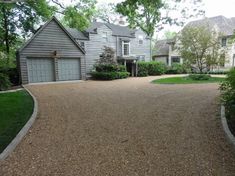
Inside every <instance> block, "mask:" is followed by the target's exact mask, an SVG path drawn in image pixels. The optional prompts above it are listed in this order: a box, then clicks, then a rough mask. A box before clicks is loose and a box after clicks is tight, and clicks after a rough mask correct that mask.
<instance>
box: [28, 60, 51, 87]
mask: <svg viewBox="0 0 235 176" xmlns="http://www.w3.org/2000/svg"><path fill="white" fill-rule="evenodd" d="M27 66H28V77H29V82H30V83H36V82H50V81H54V66H53V60H52V59H50V58H29V59H27Z"/></svg>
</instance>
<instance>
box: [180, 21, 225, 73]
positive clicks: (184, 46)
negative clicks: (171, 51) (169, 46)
mask: <svg viewBox="0 0 235 176" xmlns="http://www.w3.org/2000/svg"><path fill="white" fill-rule="evenodd" d="M220 40H221V35H220V34H219V33H217V32H216V31H215V30H213V29H211V28H210V26H209V25H203V26H197V27H192V26H188V27H185V28H184V29H183V30H182V32H181V34H180V36H179V46H180V47H179V50H180V53H181V56H182V58H184V61H185V62H186V63H189V64H190V65H191V66H192V67H196V68H197V69H198V70H199V71H200V72H203V71H204V70H205V69H206V70H210V69H211V68H212V67H213V66H219V65H223V64H224V63H225V58H226V51H227V48H226V47H221V42H220Z"/></svg>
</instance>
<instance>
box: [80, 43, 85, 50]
mask: <svg viewBox="0 0 235 176" xmlns="http://www.w3.org/2000/svg"><path fill="white" fill-rule="evenodd" d="M82 43H83V44H82ZM80 46H81V47H82V49H84V50H85V42H84V41H81V42H80Z"/></svg>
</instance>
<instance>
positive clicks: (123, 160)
mask: <svg viewBox="0 0 235 176" xmlns="http://www.w3.org/2000/svg"><path fill="white" fill-rule="evenodd" d="M156 78H162V77H146V78H128V79H125V80H115V81H86V82H81V83H63V84H48V85H31V86H28V88H29V89H30V90H31V91H32V93H33V94H34V95H35V96H36V98H37V100H38V103H39V113H38V117H37V120H36V121H35V123H34V125H33V126H32V128H31V129H30V131H29V132H28V134H27V135H26V136H25V137H24V139H23V141H22V142H21V143H20V144H19V145H18V146H17V148H16V149H15V150H14V152H13V153H12V154H11V155H10V156H9V157H8V158H7V159H6V160H4V161H1V162H0V175H1V176H17V175H21V176H33V175H36V176H37V175H38V176H49V175H65V176H70V175H71V176H74V175H78V176H106V175H107V176H137V175H139V176H164V175H166V176H168V175H169V176H171V175H173V176H175V175H177V176H178V175H179V176H184V175H185V176H191V175H196V176H198V175H201V176H207V175H211V176H234V175H235V153H234V151H233V150H232V147H231V146H230V144H229V143H228V142H227V140H226V137H225V134H224V132H223V130H222V126H221V122H220V118H219V110H220V105H219V91H218V84H190V85H156V84H152V83H150V81H151V80H154V79H156Z"/></svg>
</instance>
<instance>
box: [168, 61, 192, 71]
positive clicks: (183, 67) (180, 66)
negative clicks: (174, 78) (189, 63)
mask: <svg viewBox="0 0 235 176" xmlns="http://www.w3.org/2000/svg"><path fill="white" fill-rule="evenodd" d="M188 72H190V71H189V69H187V67H186V65H183V64H176V63H174V64H172V66H169V67H167V70H166V74H184V73H188Z"/></svg>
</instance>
